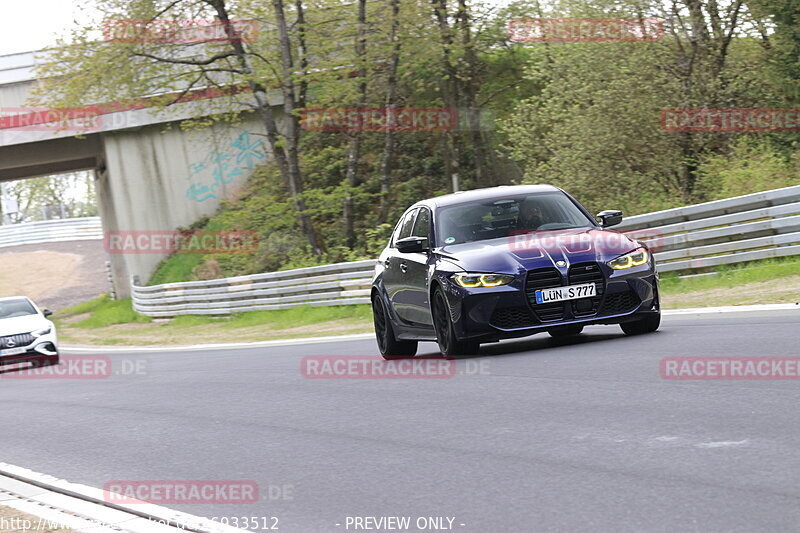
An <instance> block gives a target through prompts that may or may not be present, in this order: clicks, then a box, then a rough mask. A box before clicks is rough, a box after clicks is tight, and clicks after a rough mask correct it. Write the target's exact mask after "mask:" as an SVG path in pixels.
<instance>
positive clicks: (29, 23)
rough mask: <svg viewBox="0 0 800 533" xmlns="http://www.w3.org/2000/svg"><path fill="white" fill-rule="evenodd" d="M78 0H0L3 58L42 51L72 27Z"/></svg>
mask: <svg viewBox="0 0 800 533" xmlns="http://www.w3.org/2000/svg"><path fill="white" fill-rule="evenodd" d="M80 3H86V2H85V1H84V2H80V1H77V0H0V21H2V23H0V55H6V54H14V53H17V52H30V51H32V50H40V49H42V48H46V47H48V46H51V45H53V44H55V41H56V35H60V34H62V33H63V32H64V31H65V29H66V28H68V27H70V26H71V25H72V21H73V19H74V17H75V16H76V15H79V11H78V10H77V9H76V7H77V6H78V5H79V4H80Z"/></svg>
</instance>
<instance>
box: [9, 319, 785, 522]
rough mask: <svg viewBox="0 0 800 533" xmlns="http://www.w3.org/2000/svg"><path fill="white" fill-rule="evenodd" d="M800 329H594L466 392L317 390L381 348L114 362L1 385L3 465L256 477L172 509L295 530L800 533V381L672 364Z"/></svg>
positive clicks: (480, 365)
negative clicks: (244, 493)
mask: <svg viewBox="0 0 800 533" xmlns="http://www.w3.org/2000/svg"><path fill="white" fill-rule="evenodd" d="M798 333H800V310H798V311H784V312H771V313H732V314H725V315H698V316H675V317H665V320H664V323H663V326H662V329H661V330H660V331H659V332H657V333H654V334H650V335H644V336H640V337H625V336H623V335H622V334H621V332H620V330H619V328H618V327H616V326H596V327H593V328H588V329H587V330H586V332H585V333H584V334H583V335H581V336H580V337H579V338H577V339H576V340H572V341H569V342H556V341H554V340H551V339H550V338H549V337H548V336H547V335H540V336H535V337H531V338H529V339H527V340H519V341H513V342H504V343H501V344H495V345H489V346H485V347H484V348H483V349H482V354H481V356H479V357H477V358H474V359H469V360H466V361H459V362H457V369H458V372H459V373H458V374H456V375H455V376H452V377H451V378H449V379H308V378H306V377H304V376H303V375H302V373H301V358H302V357H304V356H309V355H336V356H345V355H375V354H376V348H375V344H374V341H372V340H362V341H350V342H328V343H324V344H309V345H293V346H279V347H269V348H258V349H252V348H250V349H237V350H219V351H194V352H171V353H145V354H121V353H115V354H112V355H111V357H112V358H113V360H114V363H115V368H117V369H118V370H120V369H122V368H123V365H127V369H126V370H128V371H130V370H131V367H132V366H133V364H135V362H136V361H139V362H140V363H139V364H140V365H143V366H141V367H140V375H115V376H112V377H109V378H107V379H92V380H87V379H0V402H1V403H0V405H2V406H3V409H2V411H0V428H2V433H0V450H1V452H0V460H2V461H5V462H8V463H12V464H15V465H19V466H24V467H26V468H30V469H33V470H36V471H39V472H43V473H47V474H51V475H55V476H58V477H62V478H66V479H69V480H70V481H75V482H79V483H85V484H88V485H92V486H97V487H101V486H103V485H104V484H105V483H107V482H110V481H114V480H211V479H213V480H254V481H256V482H257V483H258V484H259V485H260V487H261V490H262V493H266V494H264V497H263V498H262V501H261V502H260V503H257V504H249V505H231V504H227V505H226V504H217V505H212V504H195V505H173V506H172V507H175V508H177V509H180V510H184V511H188V512H191V513H194V514H198V515H202V516H208V517H212V516H216V517H221V516H239V517H241V516H253V517H256V516H258V517H260V516H275V517H278V518H279V529H278V530H279V531H282V532H309V533H315V532H328V531H348V529H347V528H346V524H347V522H346V520H347V517H348V516H351V517H354V516H359V517H366V516H374V517H380V516H408V517H411V524H412V527H411V528H410V529H408V531H418V529H417V527H416V524H415V521H416V519H417V518H418V517H429V516H431V517H438V516H442V517H451V518H452V517H454V521H453V526H452V528H453V530H455V531H463V532H482V533H483V532H536V531H592V532H596V531H636V532H641V531H748V532H751V531H797V530H798V527H799V526H798V524H800V505H798V502H799V501H800V483H798V480H800V452H798V448H800V424H798V419H799V418H800V417H798V414H797V411H798V405H800V389H799V388H798V385H799V383H798V382H797V381H774V380H772V381H670V380H664V379H662V378H661V377H660V373H659V362H660V360H661V359H662V358H663V357H666V356H720V355H728V356H794V357H797V356H800V352H799V351H798ZM422 347H423V348H424V349H425V350H423V351H426V350H427V352H428V353H432V351H433V345H432V344H423V345H422ZM2 376H3V377H8V374H3V375H2ZM269 486H273V491H272V492H273V494H272V496H273V498H276V499H273V500H270V499H269V496H270V495H269ZM277 486H280V487H284V486H287V490H284V492H283V493H282V495H281V497H278V495H277V494H276V492H277V491H276V490H275V489H274V487H277ZM444 523H445V524H447V521H446V520H445V522H444ZM337 524H340V525H338V526H337ZM461 524H463V525H461ZM361 530H362V531H363V530H364V529H361ZM349 531H354V529H353V526H350V528H349ZM373 531H376V530H375V529H373ZM377 531H388V529H377Z"/></svg>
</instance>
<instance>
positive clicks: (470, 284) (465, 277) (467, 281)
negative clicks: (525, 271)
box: [453, 273, 514, 289]
mask: <svg viewBox="0 0 800 533" xmlns="http://www.w3.org/2000/svg"><path fill="white" fill-rule="evenodd" d="M453 281H455V282H456V283H457V284H458V285H460V286H461V287H464V288H465V289H475V288H477V287H499V286H500V285H508V284H509V283H511V282H512V281H514V276H512V275H510V274H471V273H460V274H453Z"/></svg>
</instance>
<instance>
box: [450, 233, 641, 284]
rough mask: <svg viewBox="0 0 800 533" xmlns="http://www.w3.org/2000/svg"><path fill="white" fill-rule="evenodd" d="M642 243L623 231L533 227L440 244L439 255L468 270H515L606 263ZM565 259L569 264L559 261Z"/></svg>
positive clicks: (516, 271) (506, 271)
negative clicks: (541, 228) (527, 231)
mask: <svg viewBox="0 0 800 533" xmlns="http://www.w3.org/2000/svg"><path fill="white" fill-rule="evenodd" d="M639 246H642V244H640V243H639V242H638V241H636V240H633V239H631V238H629V237H627V236H625V235H624V234H622V233H619V232H616V231H610V230H601V229H593V228H580V229H574V230H559V231H534V232H529V233H520V234H516V235H511V236H510V237H504V238H500V239H491V240H485V241H477V242H469V243H463V244H451V245H447V246H443V247H441V248H438V249H437V250H436V251H437V252H438V253H439V255H440V256H441V257H443V258H446V259H447V260H449V261H451V262H453V263H455V264H456V265H458V266H459V267H461V268H463V269H464V270H465V271H468V272H498V273H508V274H516V273H518V272H520V271H523V270H533V269H536V268H543V267H549V266H561V267H562V268H564V267H565V266H566V267H569V265H573V264H576V263H584V262H592V261H596V262H599V263H603V262H606V261H610V260H611V259H614V258H615V257H618V256H620V255H622V254H625V253H628V252H630V251H632V250H635V249H636V248H638V247H639ZM559 261H564V262H565V263H566V265H557V263H558V262H559Z"/></svg>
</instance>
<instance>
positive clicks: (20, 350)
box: [0, 348, 26, 357]
mask: <svg viewBox="0 0 800 533" xmlns="http://www.w3.org/2000/svg"><path fill="white" fill-rule="evenodd" d="M25 351H26V349H25V348H6V349H5V350H0V357H3V356H6V355H19V354H21V353H25Z"/></svg>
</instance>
